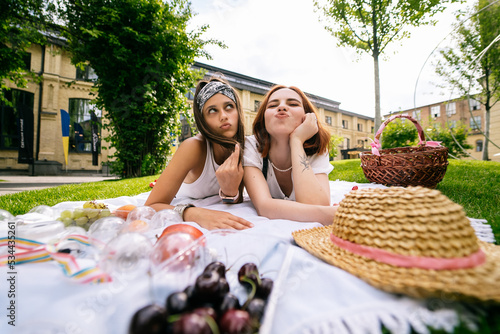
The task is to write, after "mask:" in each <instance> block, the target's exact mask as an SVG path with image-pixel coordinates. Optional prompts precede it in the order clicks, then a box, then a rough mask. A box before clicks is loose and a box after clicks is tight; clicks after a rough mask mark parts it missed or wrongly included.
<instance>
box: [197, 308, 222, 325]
mask: <svg viewBox="0 0 500 334" xmlns="http://www.w3.org/2000/svg"><path fill="white" fill-rule="evenodd" d="M192 313H194V314H198V315H200V316H202V317H203V318H205V319H206V317H211V318H212V319H214V321H217V318H218V317H217V312H215V309H214V308H213V307H208V306H204V307H198V308H195V309H194V310H193V312H192Z"/></svg>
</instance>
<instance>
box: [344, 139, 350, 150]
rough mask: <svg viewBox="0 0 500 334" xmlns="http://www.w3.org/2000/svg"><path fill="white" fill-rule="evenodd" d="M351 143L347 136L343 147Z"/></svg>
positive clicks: (347, 146)
mask: <svg viewBox="0 0 500 334" xmlns="http://www.w3.org/2000/svg"><path fill="white" fill-rule="evenodd" d="M350 145H351V141H350V140H349V138H346V139H345V148H347V149H348V148H349V146H350Z"/></svg>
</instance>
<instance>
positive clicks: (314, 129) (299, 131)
mask: <svg viewBox="0 0 500 334" xmlns="http://www.w3.org/2000/svg"><path fill="white" fill-rule="evenodd" d="M316 133H318V120H317V119H316V114H314V113H312V112H310V113H307V114H305V115H304V119H303V120H302V124H300V125H299V126H298V127H296V128H295V130H293V132H292V133H291V134H290V140H294V139H297V140H299V141H300V142H301V143H302V144H303V143H304V142H305V141H306V140H308V139H309V138H311V137H312V136H314V135H315V134H316Z"/></svg>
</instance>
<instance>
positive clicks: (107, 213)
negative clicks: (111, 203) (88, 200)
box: [100, 209, 111, 217]
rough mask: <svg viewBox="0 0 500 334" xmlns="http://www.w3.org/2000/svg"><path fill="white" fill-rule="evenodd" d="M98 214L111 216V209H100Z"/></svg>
mask: <svg viewBox="0 0 500 334" xmlns="http://www.w3.org/2000/svg"><path fill="white" fill-rule="evenodd" d="M100 216H101V217H109V216H111V211H110V210H109V209H102V210H101V214H100Z"/></svg>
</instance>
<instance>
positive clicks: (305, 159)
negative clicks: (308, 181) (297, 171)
mask: <svg viewBox="0 0 500 334" xmlns="http://www.w3.org/2000/svg"><path fill="white" fill-rule="evenodd" d="M300 164H301V165H302V166H304V169H303V170H302V173H303V172H304V171H306V170H308V169H309V168H311V162H310V161H309V158H308V157H307V155H305V154H304V155H303V156H301V157H300Z"/></svg>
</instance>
